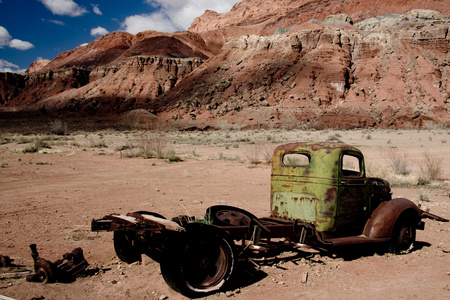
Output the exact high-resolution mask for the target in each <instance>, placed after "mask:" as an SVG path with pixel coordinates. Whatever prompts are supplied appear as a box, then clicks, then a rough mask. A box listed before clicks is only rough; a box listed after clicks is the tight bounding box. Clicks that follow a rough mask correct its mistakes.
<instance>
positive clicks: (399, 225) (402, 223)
mask: <svg viewBox="0 0 450 300" xmlns="http://www.w3.org/2000/svg"><path fill="white" fill-rule="evenodd" d="M415 241H416V227H415V226H414V224H413V222H412V219H411V218H407V217H406V216H403V217H400V218H399V219H398V220H397V222H396V223H395V227H394V230H393V231H392V238H391V242H390V244H389V252H391V253H395V254H398V253H400V252H402V251H406V250H408V249H409V247H411V245H412V244H413V243H414V242H415Z"/></svg>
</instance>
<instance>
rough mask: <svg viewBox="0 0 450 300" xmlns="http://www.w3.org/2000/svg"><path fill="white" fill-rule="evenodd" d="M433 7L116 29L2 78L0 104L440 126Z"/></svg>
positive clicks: (318, 11)
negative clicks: (163, 29) (166, 29)
mask: <svg viewBox="0 0 450 300" xmlns="http://www.w3.org/2000/svg"><path fill="white" fill-rule="evenodd" d="M442 3H443V2H442V1H438V0H436V1H428V2H426V3H420V2H419V1H415V0H412V1H396V2H392V1H391V2H388V1H386V0H383V1H376V2H369V1H337V0H327V1H312V0H311V1H300V4H299V1H290V0H282V1H280V2H276V5H275V4H274V3H273V1H267V0H244V1H242V2H240V3H238V4H236V5H235V6H234V7H233V9H232V10H231V11H230V12H229V13H225V14H217V13H215V12H212V11H207V12H205V14H204V15H202V16H201V17H199V18H197V19H196V20H195V21H194V22H193V24H192V26H191V28H190V31H187V32H177V33H174V34H165V33H158V32H154V31H147V32H142V33H139V34H137V35H131V34H128V33H123V32H114V33H110V34H108V35H105V36H102V37H99V38H98V39H96V40H95V41H93V42H92V43H90V44H88V45H86V46H80V47H77V48H76V49H74V50H71V51H67V52H64V53H61V54H60V55H59V56H58V57H56V58H55V59H54V60H53V61H52V62H50V63H48V62H47V63H45V64H41V65H36V66H34V67H30V69H29V70H28V74H24V75H19V74H9V73H6V74H0V106H1V107H3V108H2V109H3V110H9V111H11V110H28V111H30V110H31V111H33V110H34V111H37V112H40V113H46V114H50V115H51V114H58V116H60V115H61V114H64V113H66V114H71V115H81V114H90V115H94V114H95V115H98V116H100V115H104V114H115V115H117V114H121V113H126V112H129V111H132V110H135V109H145V110H147V111H150V112H152V113H155V114H157V115H158V117H160V118H161V119H162V120H176V121H177V124H178V125H179V126H189V127H191V126H194V127H199V128H200V127H202V126H204V124H209V125H207V126H211V124H212V125H213V126H214V124H215V123H217V120H218V119H225V120H227V121H228V122H230V123H232V124H234V126H235V127H239V128H255V127H256V128H258V127H275V128H278V127H284V128H295V127H317V128H320V127H341V128H352V127H399V128H400V127H401V128H416V127H425V126H428V125H430V124H433V123H443V124H449V123H450V118H449V109H450V104H449V101H450V82H449V73H450V69H449V61H450V56H449V55H450V54H449V48H450V33H449V24H450V21H449V19H447V17H446V16H447V15H448V13H449V11H448V10H449V9H450V8H449V7H447V6H445V5H443V4H442ZM428 6H434V7H435V8H439V9H440V10H439V11H430V10H424V8H427V7H428ZM411 8H419V9H414V10H410V11H408V10H406V9H411ZM379 13H382V14H383V15H377V14H379ZM255 33H256V34H255ZM274 33H275V34H274ZM200 124H202V125H200Z"/></svg>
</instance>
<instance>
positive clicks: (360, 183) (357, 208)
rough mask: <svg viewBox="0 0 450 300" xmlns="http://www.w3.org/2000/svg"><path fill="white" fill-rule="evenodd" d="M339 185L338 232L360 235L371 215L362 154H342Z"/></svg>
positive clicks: (354, 152)
mask: <svg viewBox="0 0 450 300" xmlns="http://www.w3.org/2000/svg"><path fill="white" fill-rule="evenodd" d="M338 185H339V188H338V207H337V215H336V231H338V232H343V233H345V234H355V235H359V234H361V233H362V230H363V228H364V224H365V222H366V220H367V216H368V214H369V202H368V200H369V199H368V191H367V189H366V174H365V170H364V158H363V156H362V154H361V153H360V152H356V151H351V150H350V151H343V152H342V153H341V156H340V160H339V183H338Z"/></svg>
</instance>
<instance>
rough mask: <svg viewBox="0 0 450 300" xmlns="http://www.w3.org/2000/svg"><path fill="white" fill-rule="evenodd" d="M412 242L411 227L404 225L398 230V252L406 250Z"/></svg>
mask: <svg viewBox="0 0 450 300" xmlns="http://www.w3.org/2000/svg"><path fill="white" fill-rule="evenodd" d="M413 242H414V237H413V231H412V228H411V226H408V225H405V226H403V227H402V228H401V229H400V232H399V236H398V245H399V248H400V250H407V249H408V248H409V247H410V246H411V244H412V243H413Z"/></svg>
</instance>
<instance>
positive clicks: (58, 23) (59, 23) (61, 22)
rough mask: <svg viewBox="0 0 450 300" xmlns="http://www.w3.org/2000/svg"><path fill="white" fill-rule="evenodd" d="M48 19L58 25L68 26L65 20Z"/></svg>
mask: <svg viewBox="0 0 450 300" xmlns="http://www.w3.org/2000/svg"><path fill="white" fill-rule="evenodd" d="M48 21H49V22H51V23H53V24H56V25H61V26H66V23H64V22H63V21H59V20H48Z"/></svg>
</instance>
